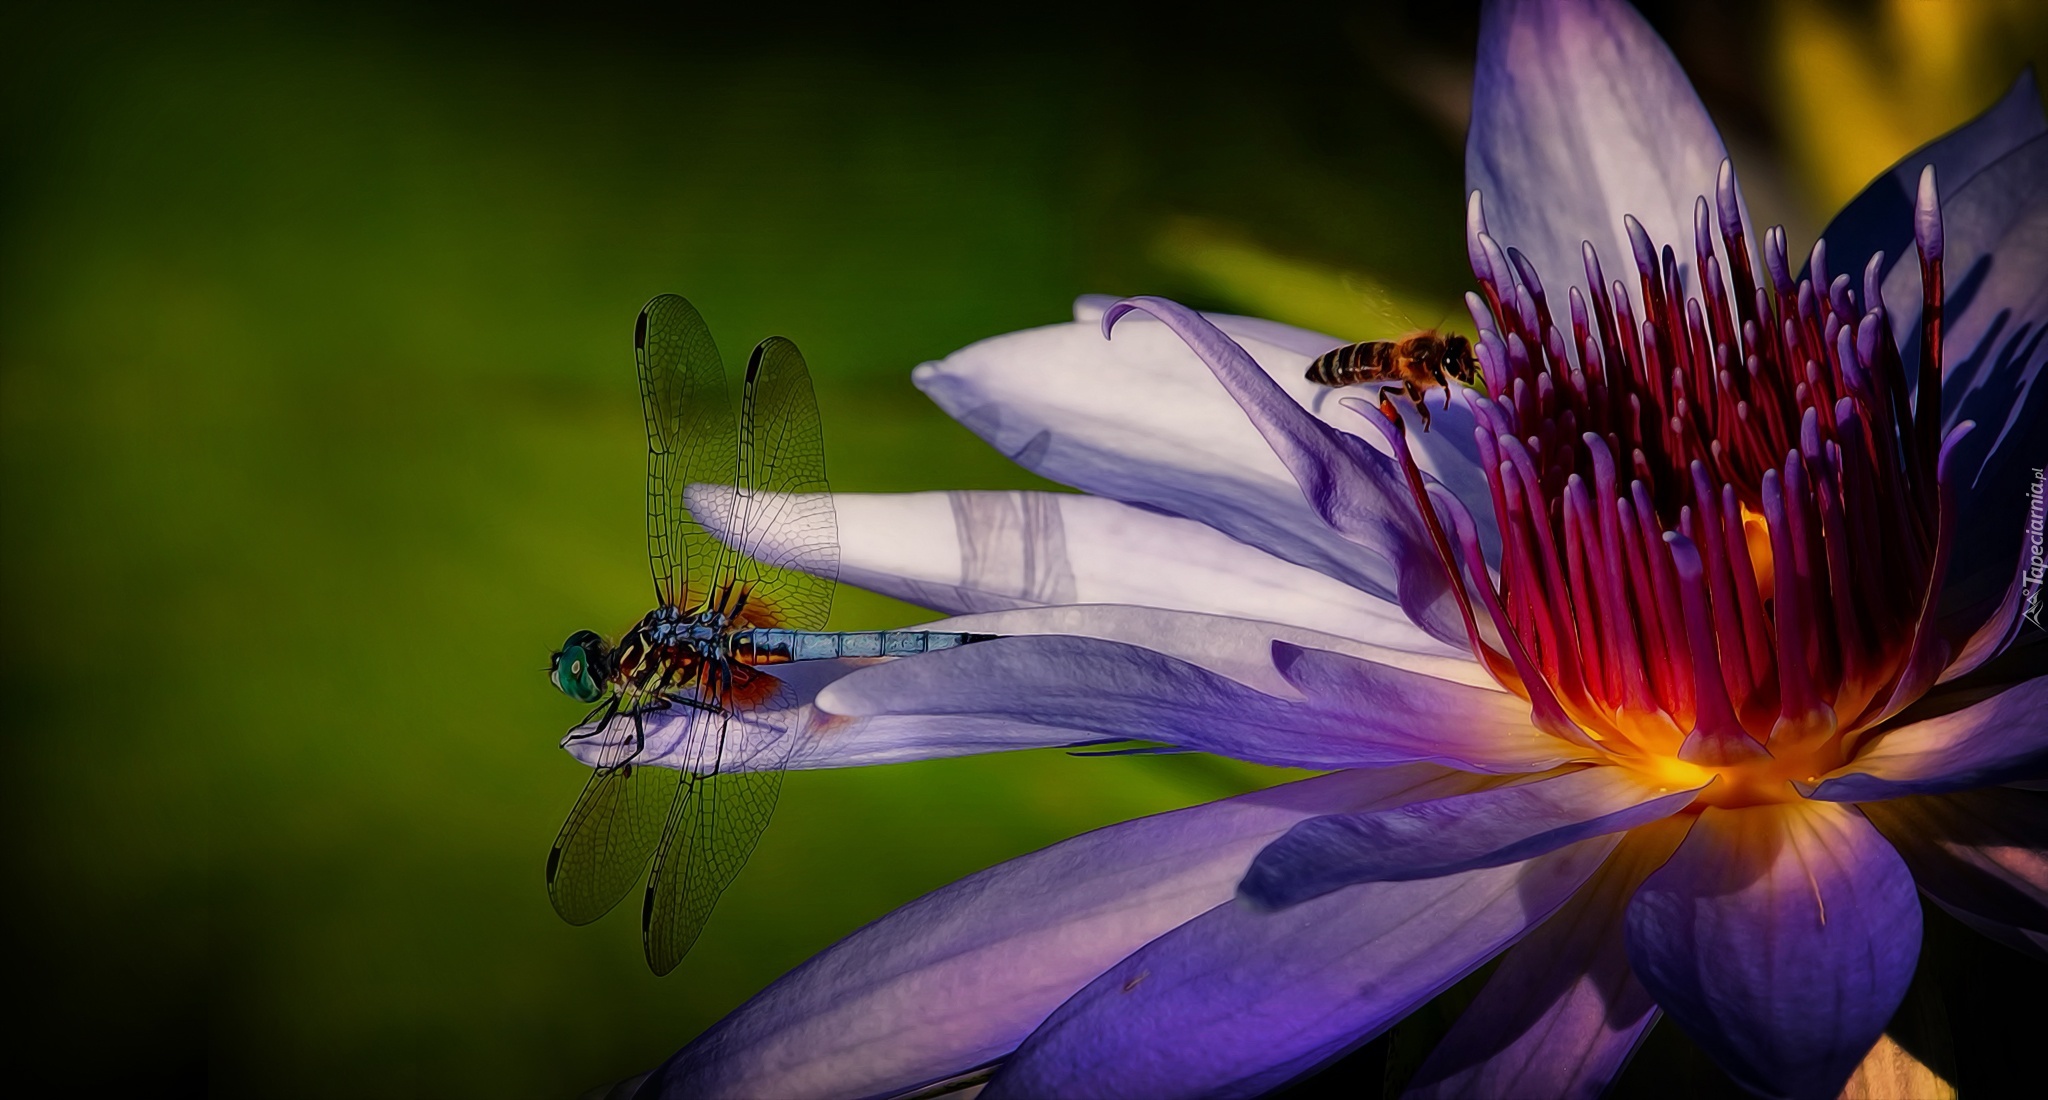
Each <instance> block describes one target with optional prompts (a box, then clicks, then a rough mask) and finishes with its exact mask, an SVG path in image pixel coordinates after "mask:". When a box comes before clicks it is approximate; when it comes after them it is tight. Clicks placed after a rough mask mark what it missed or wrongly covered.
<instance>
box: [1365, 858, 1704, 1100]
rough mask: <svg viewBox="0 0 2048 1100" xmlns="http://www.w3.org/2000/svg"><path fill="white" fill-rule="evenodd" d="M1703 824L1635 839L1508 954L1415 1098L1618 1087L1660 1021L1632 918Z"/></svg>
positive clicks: (1419, 1077) (1582, 1099) (1585, 1095)
mask: <svg viewBox="0 0 2048 1100" xmlns="http://www.w3.org/2000/svg"><path fill="white" fill-rule="evenodd" d="M1691 825H1692V819H1691V818H1684V817H1682V818H1674V819H1669V820H1666V821H1661V822H1658V823H1657V824H1655V825H1651V826H1646V827H1644V828H1642V829H1637V830H1635V831H1634V832H1631V833H1630V834H1629V835H1628V836H1626V837H1624V838H1623V839H1622V841H1621V844H1620V846H1618V847H1617V848H1616V849H1615V850H1614V854H1613V855H1612V856H1609V857H1608V859H1607V862H1606V863H1603V864H1601V865H1600V870H1599V872H1598V873H1597V874H1595V875H1594V876H1593V878H1592V880H1591V881H1589V882H1587V883H1586V885H1585V886H1584V887H1583V888H1581V889H1580V890H1579V892H1578V893H1576V894H1574V895H1572V899H1571V900H1570V901H1568V902H1566V903H1565V904H1564V907H1563V908H1561V909H1559V910H1558V911H1557V913H1556V914H1555V915H1554V916H1552V917H1551V918H1550V919H1549V920H1547V921H1544V922H1543V924H1542V925H1541V926H1539V927H1538V928H1537V929H1536V930H1535V931H1534V932H1531V933H1530V934H1529V937H1528V938H1527V939H1525V940H1523V941H1522V942H1520V943H1518V944H1516V945H1515V946H1513V947H1511V948H1509V949H1508V951H1507V954H1506V955H1504V956H1502V957H1501V963H1500V967H1499V969H1497V970H1495V971H1494V972H1493V976H1492V977H1490V978H1488V979H1487V980H1486V986H1485V987H1484V988H1482V989H1481V990H1480V991H1479V995H1478V997H1476V998H1474V1000H1473V1001H1472V1004H1471V1006H1470V1007H1468V1008H1466V1009H1465V1012H1464V1014H1463V1015H1461V1016H1459V1017H1458V1022H1457V1023H1456V1024H1455V1025H1453V1026H1452V1027H1451V1030H1450V1033H1449V1034H1447V1035H1445V1036H1444V1038H1443V1041H1442V1042H1440V1043H1438V1044H1437V1046H1436V1049H1435V1050H1433V1051H1431V1052H1430V1055H1429V1060H1428V1061H1426V1062H1424V1063H1423V1064H1422V1068H1421V1069H1419V1070H1417V1071H1416V1072H1415V1076H1414V1078H1413V1079H1412V1080H1410V1081H1409V1083H1408V1091H1407V1092H1406V1093H1405V1094H1404V1095H1405V1096H1407V1097H1413V1098H1415V1100H1452V1098H1453V1097H1473V1098H1479V1097H1492V1096H1547V1097H1560V1098H1568V1100H1596V1098H1597V1097H1598V1096H1600V1095H1601V1093H1603V1092H1604V1091H1606V1088H1607V1086H1608V1084H1609V1083H1610V1082H1612V1081H1613V1080H1614V1078H1615V1077H1616V1076H1618V1075H1619V1074H1620V1073H1621V1069H1622V1067H1623V1066H1624V1065H1626V1064H1627V1063H1628V1058H1629V1055H1630V1054H1631V1053H1633V1052H1634V1051H1635V1047H1636V1043H1637V1042H1639V1041H1640V1040H1641V1039H1642V1037H1643V1036H1644V1034H1646V1033H1647V1032H1648V1031H1649V1030H1650V1025H1651V1024H1652V1023H1653V1022H1654V1021H1655V1020H1656V1018H1657V1003H1656V1002H1655V1001H1653V1000H1651V999H1650V994H1649V992H1648V991H1647V990H1645V989H1644V988H1643V987H1642V983H1640V982H1638V981H1636V979H1635V975H1634V974H1632V973H1630V972H1629V968H1628V957H1627V954H1626V952H1625V951H1624V949H1623V946H1622V915H1623V913H1624V912H1625V911H1626V910H1627V907H1628V900H1629V897H1630V896H1631V895H1633V894H1634V893H1635V891H1636V887H1637V885H1639V884H1640V883H1641V882H1642V881H1643V879H1644V878H1645V877H1647V876H1648V875H1649V874H1650V872H1652V871H1654V870H1656V869H1657V867H1658V866H1659V865H1661V864H1662V863H1663V862H1664V861H1665V859H1667V858H1668V857H1669V856H1670V855H1671V853H1672V852H1673V851H1674V850H1675V849H1676V848H1677V847H1678V843H1679V841H1681V840H1683V839H1685V834H1686V830H1687V829H1688V828H1690V827H1691Z"/></svg>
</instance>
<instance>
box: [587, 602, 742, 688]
mask: <svg viewBox="0 0 2048 1100" xmlns="http://www.w3.org/2000/svg"><path fill="white" fill-rule="evenodd" d="M732 630H733V624H731V623H729V622H728V621H727V620H726V617H725V616H724V615H721V614H719V613H717V612H716V611H710V610H704V611H698V612H694V613H691V612H681V611H677V610H676V609H675V608H672V607H667V606H662V607H657V608H655V609H654V610H652V611H650V612H648V613H647V615H646V616H645V617H643V618H642V619H641V620H640V621H639V622H638V623H637V624H635V625H634V627H633V629H632V630H630V631H628V632H627V633H626V637H625V638H624V639H623V640H622V641H620V643H619V649H618V660H617V679H616V681H615V687H616V688H617V689H618V690H619V691H620V692H621V693H623V694H627V695H631V696H650V695H662V694H667V693H668V692H671V691H674V690H677V689H679V688H681V687H682V686H683V685H686V684H689V683H691V682H692V681H693V680H695V679H696V678H697V676H698V673H699V670H700V669H702V668H703V667H704V666H705V665H714V666H715V665H721V664H726V663H730V662H731V660H732V649H733V641H732V637H733V635H732Z"/></svg>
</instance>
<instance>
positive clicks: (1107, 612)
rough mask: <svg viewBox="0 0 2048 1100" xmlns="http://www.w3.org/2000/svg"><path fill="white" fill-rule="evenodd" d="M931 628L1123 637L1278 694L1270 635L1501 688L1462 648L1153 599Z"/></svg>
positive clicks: (977, 618) (994, 615)
mask: <svg viewBox="0 0 2048 1100" xmlns="http://www.w3.org/2000/svg"><path fill="white" fill-rule="evenodd" d="M930 629H933V630H958V631H966V632H968V633H974V634H1001V635H1024V634H1064V635H1070V636H1072V637H1077V638H1100V639H1102V640H1104V641H1109V642H1123V643H1125V644H1126V645H1134V646H1140V647H1142V648H1145V649H1149V650H1152V651H1153V652H1155V653H1160V654H1164V655H1165V656H1168V657H1172V658H1174V659H1176V660H1179V661H1183V662H1186V663H1187V664H1191V665H1195V666H1197V667H1200V668H1204V669H1207V670H1208V671H1210V672H1216V673H1221V674H1222V675H1224V676H1227V677H1229V678H1230V679H1232V680H1236V681H1237V682H1238V683H1240V684H1243V685H1244V686H1246V687H1249V688H1252V689H1255V690H1257V691H1262V692H1265V693H1266V694H1267V695H1274V696H1278V697H1280V698H1283V699H1299V698H1301V693H1300V692H1299V691H1298V690H1297V689H1296V688H1295V687H1294V685H1292V684H1290V683H1288V681H1287V679H1286V677H1284V676H1282V675H1281V674H1280V670H1279V668H1277V667H1276V666H1275V665H1274V663H1273V646H1274V643H1276V642H1287V643H1289V644H1291V645H1295V646H1301V647H1306V648H1311V649H1323V650H1329V651H1331V652H1337V653H1343V654H1346V655H1348V656H1352V657H1357V658H1359V659H1361V660H1364V661H1368V662H1372V663H1374V664H1381V665H1388V666H1391V667H1393V668H1396V669H1399V670H1402V671H1406V672H1410V673H1416V674H1419V675H1421V676H1422V677H1424V678H1425V679H1429V680H1448V681H1450V682H1451V683H1453V684H1459V685H1463V686H1466V687H1474V688H1478V689H1480V690H1482V691H1485V692H1486V693H1488V694H1489V695H1497V696H1503V697H1505V696H1506V692H1505V691H1503V690H1502V689H1501V687H1500V685H1499V684H1498V683H1496V682H1494V679H1493V677H1492V676H1491V675H1490V674H1488V673H1487V671H1486V670H1485V669H1483V668H1481V667H1480V666H1479V663H1478V662H1477V661H1474V660H1472V659H1471V658H1470V657H1467V656H1464V655H1463V654H1459V655H1456V656H1440V655H1437V654H1429V653H1411V652H1408V651H1405V650H1396V649H1388V648H1386V647H1384V646H1379V645H1374V644H1372V643H1370V642H1360V641H1356V640H1354V639H1350V638H1341V637H1338V636H1336V635H1334V634H1323V633H1319V632H1317V631H1314V630H1308V629H1306V628H1303V627H1298V626H1288V625H1286V624H1284V623H1266V622H1259V621H1257V620H1255V619H1239V618H1232V617H1229V616H1223V615H1202V614H1198V613H1195V612H1191V611H1169V610H1167V609H1165V608H1159V607H1134V606H1130V605H1127V604H1068V605H1063V606H1057V607H1029V608H1019V609H1018V610H1015V611H991V612H987V613H984V614H980V615H960V616H956V617H954V618H950V619H941V620H939V621H938V622H936V623H933V624H931V626H930Z"/></svg>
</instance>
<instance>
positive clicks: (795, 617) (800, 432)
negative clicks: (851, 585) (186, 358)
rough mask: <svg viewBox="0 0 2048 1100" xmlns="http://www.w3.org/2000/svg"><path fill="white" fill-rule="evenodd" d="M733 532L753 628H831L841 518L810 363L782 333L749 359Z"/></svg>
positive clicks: (739, 579) (740, 580)
mask: <svg viewBox="0 0 2048 1100" xmlns="http://www.w3.org/2000/svg"><path fill="white" fill-rule="evenodd" d="M739 433H740V438H739V470H738V474H739V477H738V478H737V483H738V484H737V490H736V492H735V494H734V497H733V500H732V507H733V509H734V516H733V523H732V531H733V532H734V536H735V537H734V542H735V543H736V544H737V545H738V548H739V550H740V557H739V558H738V559H737V560H736V561H735V562H734V570H735V573H736V578H735V579H736V580H737V582H738V584H739V586H740V588H741V589H742V590H743V591H744V592H745V593H746V601H747V606H748V607H749V608H751V609H752V610H751V611H749V612H747V613H745V616H744V617H745V618H746V619H747V620H749V622H751V623H752V624H753V625H758V626H779V627H785V628H788V629H791V630H823V629H824V628H825V620H826V619H827V618H829V617H830V616H831V614H832V589H833V587H834V583H835V579H836V578H837V577H838V575H839V523H838V520H837V518H836V516H835V515H834V513H833V510H832V495H831V492H830V488H829V486H827V485H826V483H825V437H824V431H823V425H822V422H821V420H820V418H819V415H818V398H817V394H816V392H815V391H814V390H813V389H812V386H811V372H810V368H809V367H807V366H806V365H805V364H804V357H803V353H802V352H800V351H798V350H797V348H796V345H795V344H793V343H790V342H789V341H788V340H785V339H783V338H782V337H780V336H771V337H769V338H768V339H766V340H763V341H761V343H760V345H759V346H757V347H756V348H755V349H754V354H753V355H752V356H751V357H749V358H748V360H747V377H746V388H745V390H744V391H743V392H742V395H741V398H740V422H739Z"/></svg>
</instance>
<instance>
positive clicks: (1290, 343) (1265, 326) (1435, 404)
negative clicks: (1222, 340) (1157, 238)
mask: <svg viewBox="0 0 2048 1100" xmlns="http://www.w3.org/2000/svg"><path fill="white" fill-rule="evenodd" d="M1119 300H1120V299H1117V298H1113V297H1110V296H1109V295H1107V294H1086V295H1083V296H1081V297H1080V298H1078V299H1076V300H1075V302H1074V320H1076V321H1081V322H1084V323H1089V324H1094V325H1097V326H1100V324H1101V322H1102V315H1103V314H1104V313H1106V312H1108V311H1109V309H1110V308H1111V307H1112V306H1114V305H1116V303H1117V302H1118V301H1119ZM1202 316H1203V317H1204V318H1206V319H1207V320H1208V321H1209V323H1210V324H1213V325H1215V326H1216V327H1217V328H1219V329H1221V330H1223V334H1224V335H1225V336H1228V337H1230V338H1231V339H1232V340H1235V341H1237V343H1238V344H1239V345H1240V346H1242V347H1244V348H1245V349H1246V350H1248V351H1250V352H1252V353H1253V358H1254V359H1256V360H1257V361H1258V364H1259V367H1260V368H1261V369H1262V370H1264V371H1265V372H1266V373H1267V374H1269V375H1271V376H1272V378H1273V382H1274V384H1276V385H1278V386H1279V387H1280V388H1281V389H1284V390H1286V391H1287V393H1288V395H1289V396H1291V397H1293V398H1294V399H1295V400H1296V401H1298V402H1300V404H1301V406H1302V407H1303V408H1305V409H1307V410H1308V411H1310V412H1312V413H1314V414H1315V415H1316V417H1317V418H1318V419H1320V420H1322V421H1323V422H1324V423H1326V424H1329V425H1331V426H1332V427H1334V428H1336V429H1337V430H1338V431H1343V432H1351V433H1352V434H1354V435H1359V436H1361V437H1362V438H1364V439H1365V441H1366V442H1367V443H1370V444H1372V445H1373V446H1374V447H1376V448H1378V449H1379V450H1381V451H1387V450H1388V448H1387V446H1386V443H1385V441H1384V440H1382V439H1381V438H1380V436H1379V433H1378V432H1359V431H1358V419H1357V417H1356V416H1355V415H1353V414H1352V413H1351V412H1349V411H1348V410H1346V409H1345V408H1344V407H1343V406H1342V405H1341V404H1340V402H1341V401H1342V400H1343V399H1344V398H1345V397H1346V396H1355V395H1357V394H1358V392H1359V391H1358V390H1356V389H1352V388H1349V387H1340V388H1331V387H1329V386H1322V385H1317V384H1315V383H1312V382H1309V381H1308V380H1307V379H1306V377H1304V375H1305V374H1306V371H1307V366H1308V362H1309V361H1310V360H1312V359H1314V358H1315V357H1316V356H1319V355H1321V354H1323V353H1324V352H1326V351H1329V350H1331V349H1333V348H1338V347H1342V346H1343V345H1345V344H1348V343H1351V341H1349V340H1342V339H1339V338H1337V337H1335V336H1329V335H1326V334H1324V333H1320V332H1314V331H1311V330H1309V329H1305V328H1296V327H1294V326H1293V325H1283V324H1281V323H1280V322H1278V321H1268V320H1266V319H1265V318H1263V317H1241V316H1238V315H1237V314H1234V313H1208V312H1204V313H1203V314H1202ZM1137 320H1138V319H1137V318H1127V319H1126V320H1125V321H1124V322H1123V324H1126V325H1128V324H1131V323H1133V322H1135V321H1137ZM1379 335H1381V336H1389V335H1392V333H1380V334H1379ZM1268 348H1271V349H1276V350H1278V351H1282V352H1285V353H1287V355H1286V356H1281V355H1275V354H1271V353H1270V352H1268V351H1266V350H1265V349H1268ZM1396 407H1397V408H1399V409H1400V410H1401V413H1402V416H1403V418H1404V419H1405V420H1406V421H1407V423H1408V449H1409V450H1410V451H1411V452H1412V453H1413V454H1414V456H1415V464H1416V465H1417V466H1419V467H1421V469H1422V472H1423V473H1425V474H1428V475H1429V476H1431V477H1433V478H1435V479H1437V480H1438V481H1439V482H1442V483H1443V484H1444V485H1445V486H1446V487H1447V488H1449V489H1450V490H1451V491H1452V492H1454V493H1457V494H1458V495H1459V496H1461V497H1463V498H1465V499H1468V500H1476V499H1478V498H1477V497H1475V496H1472V495H1471V494H1474V493H1479V494H1484V493H1485V492H1486V473H1485V471H1484V470H1483V469H1482V468H1481V467H1480V465H1479V445H1478V444H1477V443H1475V442H1474V441H1473V439H1472V427H1473V418H1472V410H1470V409H1468V408H1466V407H1465V403H1464V402H1462V401H1453V402H1451V403H1450V408H1448V409H1446V408H1444V407H1443V401H1442V399H1441V398H1440V397H1432V398H1430V416H1431V429H1430V430H1429V431H1424V430H1423V429H1422V420H1421V417H1420V416H1419V415H1417V413H1416V412H1415V410H1414V409H1413V408H1411V407H1409V406H1408V403H1407V402H1405V401H1404V402H1397V403H1396ZM1389 453H1391V452H1389ZM1477 518H1478V521H1479V539H1480V542H1481V544H1482V545H1484V546H1485V547H1486V548H1487V550H1488V552H1489V553H1491V552H1496V551H1498V550H1499V549H1500V529H1499V527H1498V526H1496V525H1495V523H1494V519H1493V514H1492V513H1491V512H1487V513H1482V514H1481V515H1480V516H1479V517H1477Z"/></svg>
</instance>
